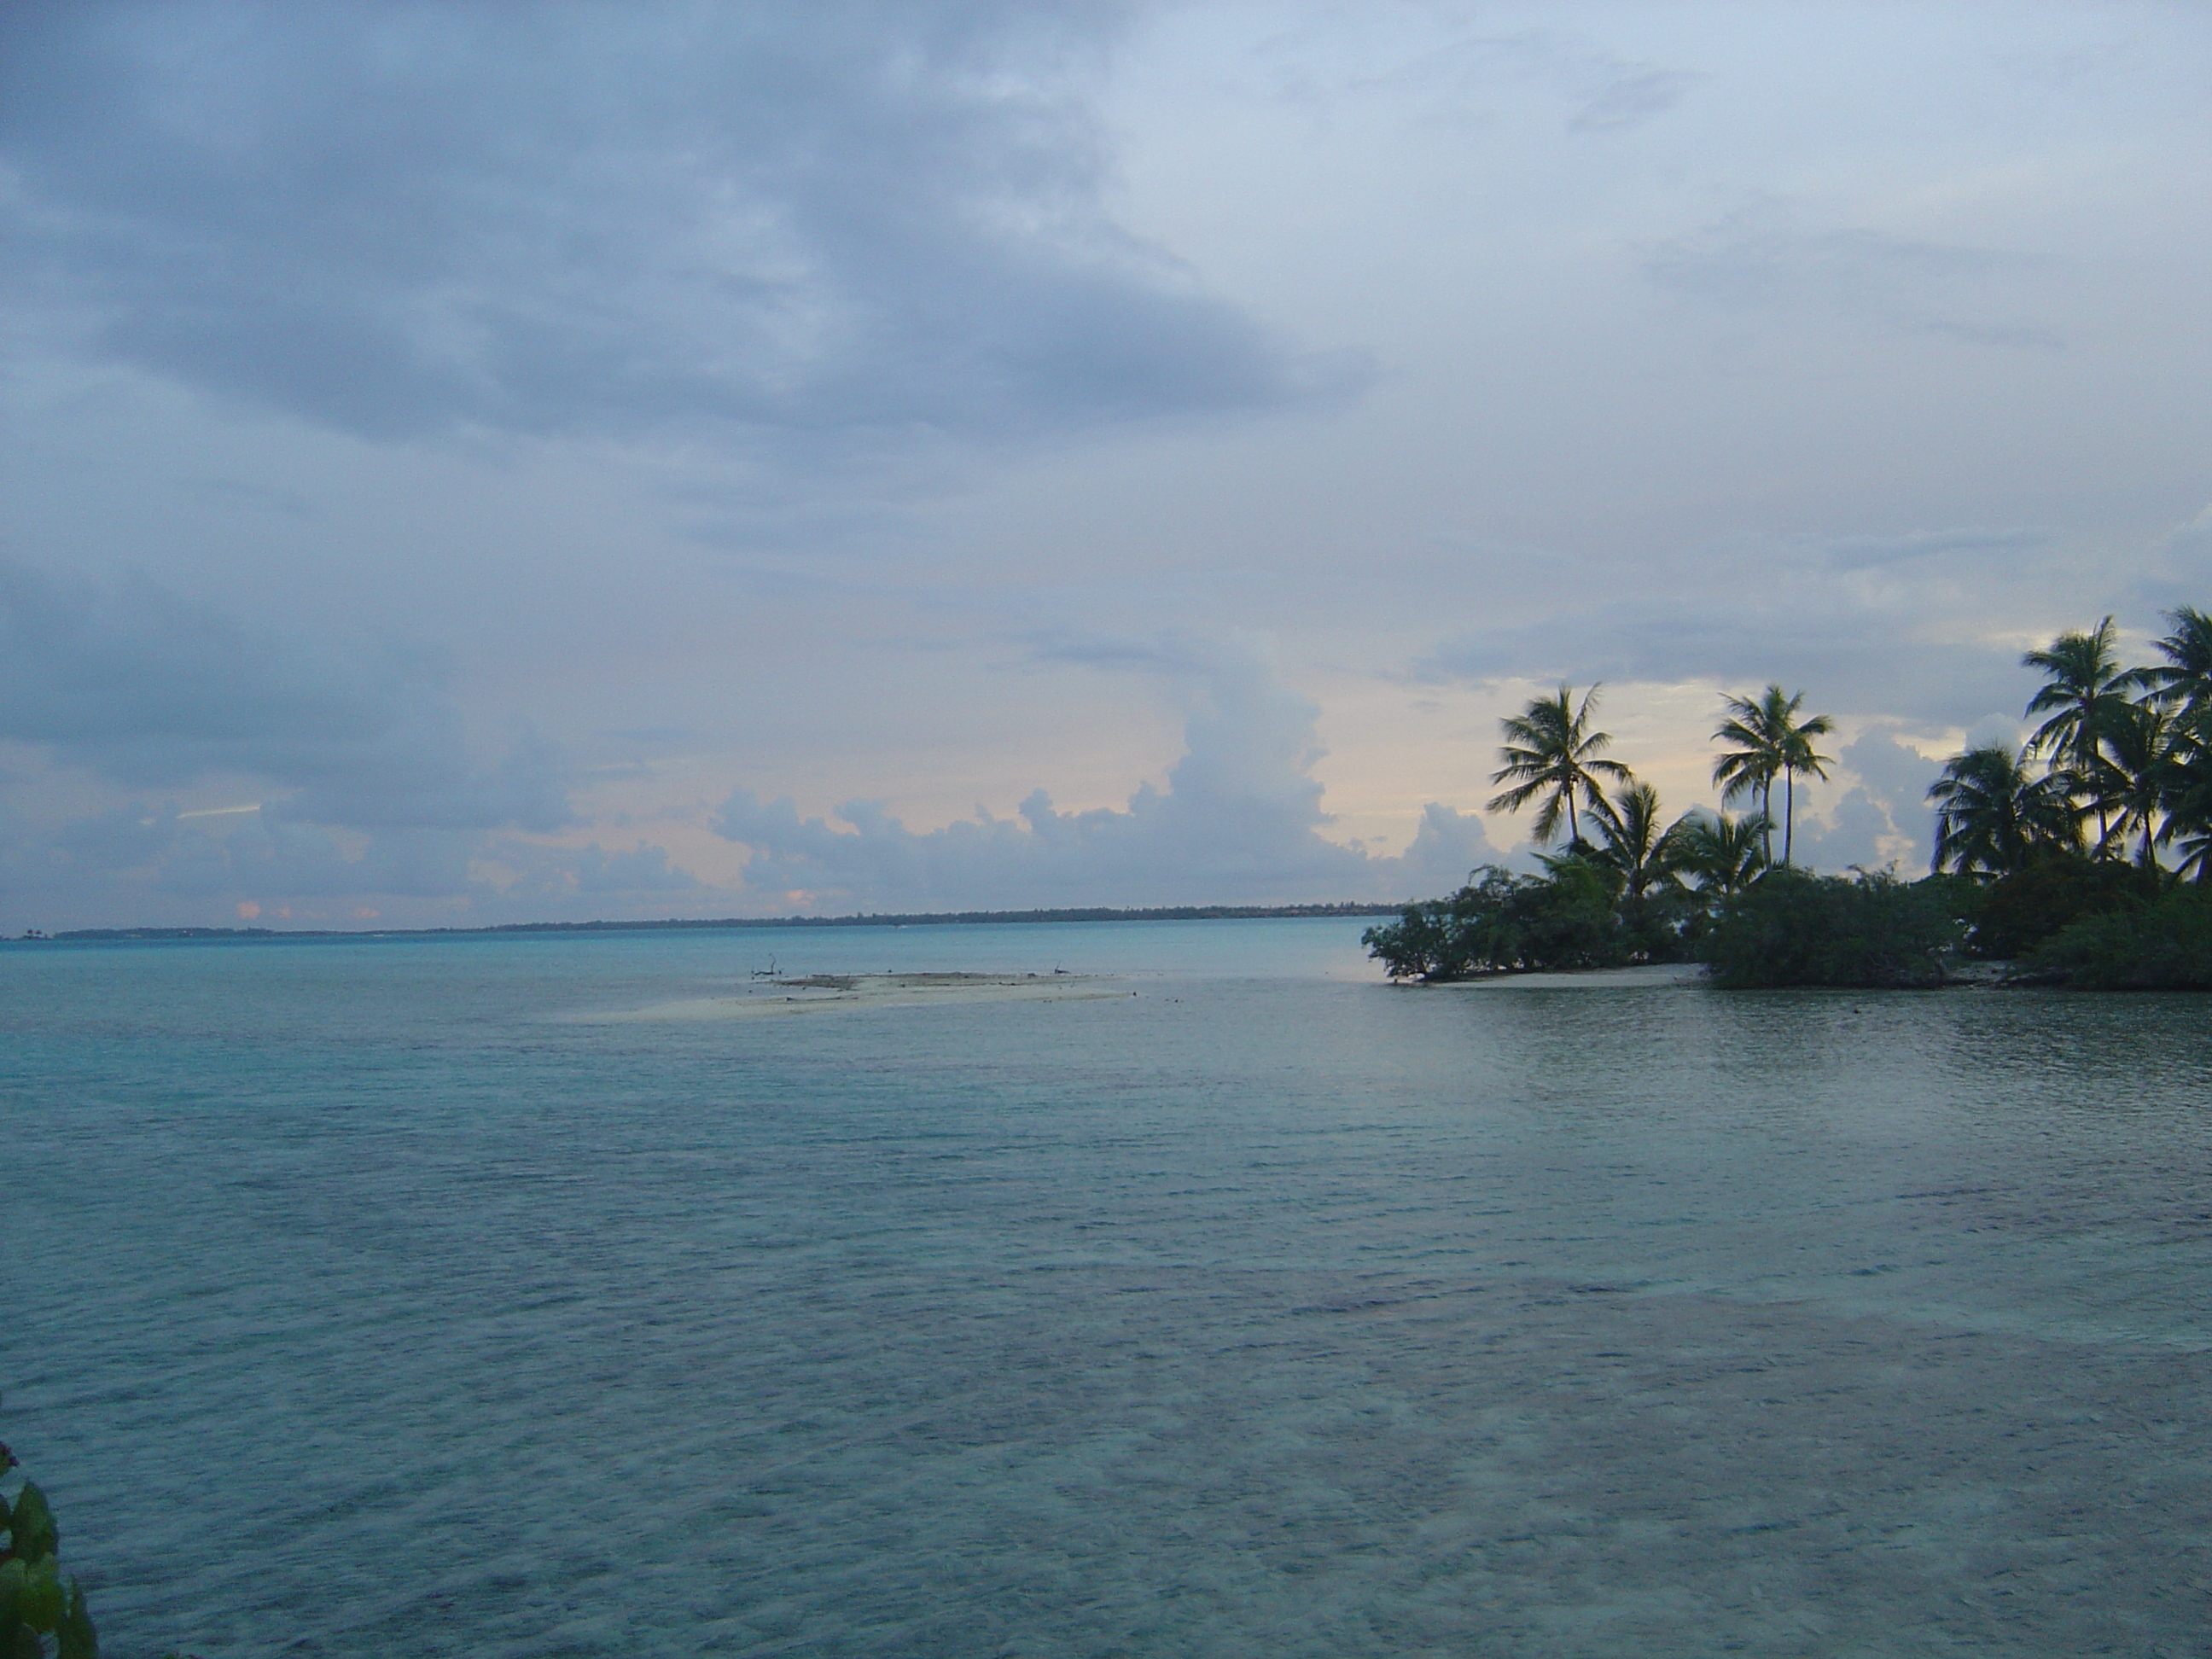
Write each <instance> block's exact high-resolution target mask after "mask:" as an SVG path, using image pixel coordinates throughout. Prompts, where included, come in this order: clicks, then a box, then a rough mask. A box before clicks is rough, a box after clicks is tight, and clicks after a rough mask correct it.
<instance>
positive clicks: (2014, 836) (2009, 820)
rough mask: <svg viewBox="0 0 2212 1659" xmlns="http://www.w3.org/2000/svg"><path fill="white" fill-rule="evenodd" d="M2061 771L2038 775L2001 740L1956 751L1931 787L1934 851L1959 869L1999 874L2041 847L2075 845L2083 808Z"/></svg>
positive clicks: (1940, 863)
mask: <svg viewBox="0 0 2212 1659" xmlns="http://www.w3.org/2000/svg"><path fill="white" fill-rule="evenodd" d="M2068 782H2069V780H2068V779H2067V778H2066V777H2065V776H2064V775H2063V774H2057V773H2045V774H2043V775H2040V776H2039V775H2036V774H2035V773H2034V772H2033V771H2032V770H2031V769H2029V766H2028V764H2027V757H2025V756H2023V755H2015V754H2014V753H2013V751H2012V750H2010V749H2009V748H2008V747H2007V746H2006V745H2005V744H1999V743H1992V744H1983V745H1982V746H1981V747H1980V748H1978V749H1969V750H1966V751H1965V752H1964V753H1963V754H1958V755H1954V756H1952V757H1951V758H1950V759H1949V760H1948V761H1946V762H1945V763H1943V775H1942V776H1941V777H1939V778H1937V779H1936V781H1935V782H1934V783H1932V784H1930V785H1929V788H1928V799H1929V800H1930V801H1931V802H1933V803H1934V805H1935V807H1936V858H1935V861H1934V866H1933V867H1934V868H1935V869H1936V870H1938V871H1940V870H1942V869H1944V868H1945V867H1946V866H1948V867H1949V868H1951V869H1953V870H1955V871H1957V872H1959V873H1960V875H1962V876H1966V875H1988V876H2002V875H2005V874H2008V872H2012V871H2015V870H2017V869H2019V868H2020V867H2021V866H2022V865H2024V864H2026V863H2027V860H2028V859H2029V857H2030V856H2031V855H2032V854H2034V853H2035V852H2036V851H2037V850H2039V848H2078V847H2079V846H2080V845H2081V809H2080V808H2079V807H2077V806H2075V805H2074V801H2073V798H2072V796H2071V795H2070V794H2069V793H2068Z"/></svg>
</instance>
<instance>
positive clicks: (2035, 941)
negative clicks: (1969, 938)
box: [1973, 853, 2164, 961]
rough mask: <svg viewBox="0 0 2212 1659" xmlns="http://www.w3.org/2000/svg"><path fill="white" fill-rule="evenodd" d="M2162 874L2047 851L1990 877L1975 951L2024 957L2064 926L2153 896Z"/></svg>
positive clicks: (1977, 924)
mask: <svg viewBox="0 0 2212 1659" xmlns="http://www.w3.org/2000/svg"><path fill="white" fill-rule="evenodd" d="M2163 885H2164V878H2162V877H2161V876H2160V873H2159V872H2157V871H2155V870H2144V869H2141V868H2139V867H2138V866H2135V865H2132V864H2123V863H2120V862H2119V861H2118V860H2113V859H2090V858H2085V857H2083V856H2082V855H2081V854H2078V853H2045V854H2039V855H2038V856H2037V857H2035V858H2033V859H2031V860H2029V861H2028V862H2027V863H2026V864H2024V865H2022V866H2021V867H2020V868H2019V869H2017V870H2015V871H2012V872H2009V873H2008V874H2007V875H2004V876H2002V877H2000V878H1998V879H1997V880H1996V881H1994V882H1991V883H1990V885H1989V887H1988V888H1987V889H1986V890H1985V891H1984V895H1983V897H1982V902H1981V904H1980V906H1979V907H1978V910H1977V911H1976V913H1975V915H1974V916H1973V923H1974V931H1973V947H1974V951H1975V952H1976V954H1977V955H1979V956H1984V957H1997V958H1999V959H2000V960H2003V961H2011V960H2014V959H2015V958H2017V957H2027V956H2028V955H2030V954H2031V953H2033V951H2034V950H2035V949H2036V947H2037V946H2038V945H2041V944H2042V943H2043V942H2044V941H2045V939H2049V938H2051V936H2052V935H2053V934H2055V933H2058V932H2059V931H2060V930H2061V929H2062V928H2065V927H2071V926H2072V925H2073V924H2074V923H2075V922H2077V921H2083V920H2085V919H2087V917H2090V916H2099V915H2110V914H2112V913H2113V912H2115V911H2119V910H2127V909H2132V908H2135V907H2136V906H2137V905H2141V904H2145V903H2148V902H2150V901H2152V900H2154V899H2155V898H2156V897H2157V896H2158V895H2159V892H2160V890H2161V888H2162V887H2163Z"/></svg>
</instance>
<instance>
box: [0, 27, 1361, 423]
mask: <svg viewBox="0 0 2212 1659" xmlns="http://www.w3.org/2000/svg"><path fill="white" fill-rule="evenodd" d="M1126 11H1127V8H1125V7H1123V6H1120V5H1115V4H1110V3H1109V4H1104V5H1067V6H1064V7H1054V6H1030V5H1012V4H1003V3H994V0H914V3H908V0H900V3H896V4H894V3H889V0H826V3H822V4H817V5H809V6H803V7H799V6H794V7H775V6H719V5H709V4H672V5H656V6H650V7H643V6H631V5H624V4H611V3H602V4H592V3H562V4H550V5H544V6H510V5H505V4H499V3H481V4H467V3H464V4H450V3H440V4H427V3H407V0H374V3H369V0H330V3H322V4H317V5H313V6H299V5H292V4H287V3H281V0H198V3H192V0H186V3H167V0H165V3H160V4H151V3H141V4H132V3H118V4H112V5H100V6H83V5H76V4H69V3H51V4H37V3H24V4H21V5H15V6H11V7H9V8H8V9H7V15H6V18H5V20H4V21H0V157H4V160H5V161H6V162H7V164H8V165H9V167H10V168H11V170H12V173H13V176H14V179H15V188H14V189H13V190H12V191H9V192H8V194H7V195H6V197H4V206H0V212H4V213H5V215H6V217H7V221H8V224H9V234H10V235H11V237H12V240H14V242H15V247H16V250H17V267H16V268H17V270H18V271H19V272H20V273H23V274H22V275H21V276H19V278H18V289H17V299H18V301H19V302H27V301H34V300H35V301H41V302H43V304H44V305H45V307H46V308H47V310H48V311H49V312H50V313H52V314H55V315H61V314H64V313H66V314H70V315H73V316H75V317H76V318H77V319H79V320H80V324H81V326H82V329H83V331H84V332H85V337H86V339H87V341H88V343H89V345H90V346H91V347H92V349H96V350H99V351H101V352H104V353H106V354H108V355H110V356H115V357H119V358H121V359H123V360H125V361H127V362H131V363H134V364H137V365H138V366H139V367H141V368H146V369H149V370H152V371H154V372H155V373H157V374H162V375H165V376H168V377H171V378H173V379H175V380H179V381H182V382H184V383H185V384H187V385H189V386H195V387H198V388H201V389H204V390H210V391H214V392H220V393H223V394H227V395H230V396H234V397H236V398H243V399H246V400H248V401H250V402H252V403H254V404H260V405H264V406H268V407H273V408H276V409H279V410H285V411H287V412H289V413H290V414H293V415H295V416H301V417H303V418H305V419H307V420H309V421H312V422H318V423H320V424H323V425H326V426H329V427H333V428H339V429H342V430H344V431H347V432H350V433H355V434H358V435H363V436H367V437H370V438H374V439H394V438H406V437H412V436H417V435H434V434H437V433H441V432H445V431H448V430H452V429H454V428H477V429H487V428H488V429H491V430H495V431H505V432H518V433H578V434H590V435H601V434H613V435H623V434H630V433H635V432H638V431H641V430H649V429H655V428H666V427H669V426H671V425H675V426H679V427H687V428H696V427H697V426H698V425H699V424H700V423H702V422H707V423H720V424H721V425H723V426H726V427H728V428H748V429H752V430H755V431H761V432H769V433H780V434H783V435H787V436H789V437H792V438H793V439H796V440H803V441H805V443H806V444H807V445H808V447H810V448H812V449H816V450H818V449H819V448H820V447H821V446H822V445H823V444H824V443H825V442H827V441H829V440H830V439H831V438H833V437H835V436H836V435H838V434H840V433H846V434H850V433H854V432H857V431H862V430H866V429H893V430H901V431H905V430H912V429H915V428H926V429H928V430H933V431H943V432H951V433H957V434H966V435H1008V434H1015V433H1024V434H1027V433H1034V432H1038V431H1044V432H1050V431H1055V430H1061V429H1066V428H1076V427H1081V426H1085V425H1090V424H1094V423H1097V422H1109V421H1116V420H1123V419H1130V418H1137V417H1146V416H1160V415H1177V414H1187V413H1192V412H1203V411H1209V410H1243V409H1250V408H1254V407H1260V406H1265V405H1268V404H1274V403H1278V402H1280V401H1282V400H1284V399H1286V398H1295V397H1297V396H1298V395H1300V394H1301V393H1302V392H1304V391H1307V390H1310V389H1312V388H1313V387H1314V386H1317V385H1320V384H1323V383H1334V381H1335V380H1337V379H1339V378H1340V374H1339V369H1338V368H1331V367H1329V366H1328V365H1326V364H1322V363H1319V362H1317V361H1314V360H1308V359H1305V358H1302V357H1300V356H1298V355H1297V353H1295V352H1293V351H1291V350H1289V349H1286V348H1285V345H1284V344H1283V343H1281V342H1279V341H1278V340H1276V339H1275V338H1273V337H1271V336H1270V335H1269V334H1268V333H1267V331H1266V330H1264V329H1263V328H1262V327H1261V326H1260V325H1257V324H1256V323H1255V322H1254V321H1253V320H1252V319H1250V318H1249V317H1248V316H1247V315H1245V314H1244V313H1243V312H1241V311H1240V310H1239V309H1237V307H1235V306H1233V305H1231V304H1230V303H1228V302H1226V301H1223V300H1222V299H1220V298H1218V297H1216V296H1213V295H1209V294H1208V293H1206V291H1205V290H1204V289H1203V288H1202V287H1201V286H1200V284H1199V283H1196V282H1195V281H1194V279H1193V277H1192V276H1191V274H1190V273H1189V272H1188V271H1187V270H1183V269H1182V268H1181V267H1180V266H1179V265H1178V264H1176V262H1175V261H1174V260H1173V259H1172V258H1169V257H1168V256H1166V255H1164V254H1163V253H1162V252H1159V251H1158V250H1155V249H1152V248H1149V247H1146V246H1141V245H1139V243H1137V242H1136V241H1135V240H1133V239H1132V238H1130V237H1129V236H1127V234H1123V233H1121V231H1120V230H1118V229H1117V228H1116V227H1115V225H1114V224H1113V223H1112V222H1111V221H1110V219H1109V217H1108V216H1107V215H1106V213H1105V212H1104V210H1103V208H1102V206H1101V194H1100V193H1101V187H1102V185H1103V181H1104V178H1105V172H1106V168H1105V161H1104V155H1103V145H1102V143H1101V141H1100V138H1099V135H1098V132H1097V127H1096V124H1095V122H1094V121H1093V119H1092V118H1091V115H1090V113H1089V112H1088V109H1087V107H1086V106H1085V102H1084V101H1083V100H1082V98H1081V97H1080V96H1079V93H1078V91H1077V89H1076V88H1077V80H1076V77H1075V76H1073V74H1072V73H1071V65H1073V64H1079V63H1080V62H1082V61H1084V60H1085V59H1086V58H1089V57H1091V56H1093V55H1095V54H1096V53H1097V52H1098V51H1099V50H1100V49H1101V48H1102V47H1103V46H1105V45H1106V44H1107V43H1108V42H1109V41H1110V40H1111V39H1112V38H1113V37H1114V36H1115V33H1116V32H1117V31H1118V29H1119V28H1120V27H1121V22H1122V20H1123V18H1124V15H1125V14H1126Z"/></svg>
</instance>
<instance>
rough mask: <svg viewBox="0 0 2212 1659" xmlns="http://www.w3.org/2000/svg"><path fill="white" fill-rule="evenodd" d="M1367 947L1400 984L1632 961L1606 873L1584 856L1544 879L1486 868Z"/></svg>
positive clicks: (1367, 940)
mask: <svg viewBox="0 0 2212 1659" xmlns="http://www.w3.org/2000/svg"><path fill="white" fill-rule="evenodd" d="M1360 943H1361V944H1363V945H1365V946H1366V947H1367V953H1368V955H1370V956H1371V957H1376V958H1377V959H1379V960H1380V961H1381V962H1382V963H1383V969H1384V970H1385V971H1386V972H1387V973H1389V975H1390V977H1391V978H1393V979H1425V980H1453V979H1465V978H1467V977H1468V975H1473V974H1483V973H1510V972H1514V971H1516V970H1520V971H1526V970H1530V969H1545V968H1608V967H1614V966H1617V965H1619V964H1620V963H1624V962H1626V961H1628V960H1629V959H1630V955H1631V940H1630V938H1629V935H1628V933H1627V930H1626V928H1625V927H1623V926H1622V923H1621V919H1620V915H1619V914H1618V912H1617V911H1616V910H1615V909H1614V908H1613V893H1612V890H1611V888H1610V887H1609V886H1608V884H1607V881H1606V879H1605V877H1604V875H1603V873H1602V872H1600V871H1599V870H1597V869H1595V867H1593V866H1590V865H1589V864H1588V863H1586V862H1585V861H1583V860H1580V859H1576V858H1562V859H1559V860H1554V861H1553V868H1552V871H1551V873H1550V874H1548V875H1544V876H1516V875H1513V874H1510V873H1509V872H1506V871H1504V870H1500V869H1498V868H1497V867H1496V866H1490V865H1486V866H1483V867H1482V868H1480V869H1479V870H1477V871H1475V872H1474V873H1473V876H1472V878H1470V879H1469V881H1468V884H1467V885H1466V886H1464V887H1462V888H1461V889H1460V890H1459V891H1457V892H1456V893H1454V894H1453V895H1451V896H1450V897H1449V898H1442V899H1431V900H1428V901H1427V902H1424V903H1420V904H1409V905H1407V907H1406V909H1405V912H1404V914H1403V915H1401V916H1400V917H1399V919H1398V920H1397V921H1394V922H1389V923H1385V924H1383V925H1382V926H1379V927H1370V928H1369V929H1368V930H1367V931H1366V932H1365V933H1363V934H1361V935H1360Z"/></svg>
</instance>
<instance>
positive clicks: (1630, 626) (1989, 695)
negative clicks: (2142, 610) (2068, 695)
mask: <svg viewBox="0 0 2212 1659" xmlns="http://www.w3.org/2000/svg"><path fill="white" fill-rule="evenodd" d="M1771 586H1772V587H1773V588H1774V589H1776V590H1778V591H1775V592H1771V593H1770V594H1768V595H1764V596H1761V598H1760V599H1750V600H1748V601H1747V600H1745V599H1737V598H1734V597H1729V598H1721V597H1718V596H1717V595H1714V594H1711V593H1709V592H1696V593H1692V594H1687V595H1684V594H1676V595H1672V596H1669V597H1667V598H1663V599H1662V598H1637V599H1622V600H1619V601H1616V602H1614V603H1612V604H1609V605H1601V606H1598V607H1595V608H1591V609H1587V610H1583V611H1572V612H1565V613H1562V614H1559V615H1557V616H1553V617H1547V618H1545V619H1544V620H1542V621H1541V622H1536V623H1521V624H1514V625H1508V626H1502V627H1494V628H1489V629H1480V630H1475V631H1471V632H1468V633H1464V634H1461V635H1455V637H1453V638H1451V639H1449V640H1447V641H1445V642H1444V643H1443V644H1442V645H1441V646H1439V647H1437V650H1436V651H1434V652H1432V653H1430V655H1429V656H1428V657H1427V658H1425V659H1423V661H1422V662H1421V663H1419V665H1417V672H1419V673H1420V674H1422V675H1424V676H1427V677H1435V678H1462V679H1472V680H1497V679H1507V678H1534V679H1552V678H1566V679H1569V680H1573V681H1576V682H1578V683H1579V682H1584V681H1589V680H1607V681H1613V682H1621V681H1643V682H1649V683H1656V684H1677V683H1680V682H1681V681H1684V680H1694V679H1717V680H1719V681H1720V682H1722V683H1723V684H1729V685H1735V686H1740V687H1756V686H1759V685H1762V684H1766V683H1767V682H1768V681H1770V680H1778V681H1781V682H1783V683H1784V684H1787V685H1789V686H1790V687H1791V688H1792V689H1793V690H1794V689H1796V688H1798V687H1803V688H1805V689H1807V690H1808V691H1809V692H1810V693H1811V696H1812V701H1813V704H1814V706H1815V707H1819V708H1827V709H1830V710H1833V711H1838V712H1843V713H1848V714H1893V715H1899V716H1904V717H1906V718H1910V719H1915V720H1925V721H1931V722H1934V723H1936V724H1939V725H1949V724H1951V723H1953V722H1954V721H1955V720H1957V719H1958V718H1959V716H1960V713H1961V711H1963V710H1968V709H1974V710H1978V709H1983V708H1990V707H1992V706H1999V707H2001V706H2003V705H2005V704H2008V703H2012V702H2024V701H2025V700H2026V698H2027V696H2028V695H2029V693H2028V690H2027V689H2026V688H2027V681H2026V680H2025V679H2024V678H2022V676H2021V669H2020V663H2019V653H2017V652H2016V651H2015V650H2014V649H2012V648H2010V647H2000V646H1994V645H1988V644H1982V643H1977V642H1975V641H1972V640H1959V639H1948V640H1947V639H1943V638H1941V637H1940V636H1938V632H1937V626H1934V625H1931V624H1930V621H1929V617H1928V616H1927V614H1926V612H1925V611H1924V608H1923V609H1916V608H1914V606H1913V605H1911V604H1910V603H1908V602H1907V601H1905V600H1904V599H1893V600H1890V601H1887V602H1884V603H1880V604H1876V603H1872V602H1869V601H1868V600H1866V599H1861V598H1858V597H1857V596H1855V595H1852V594H1850V593H1844V592H1833V591H1822V590H1818V589H1814V590H1809V591H1799V590H1796V589H1793V588H1792V587H1790V586H1788V585H1786V584H1784V583H1782V582H1781V581H1779V580H1777V581H1776V582H1775V583H1773V584H1771ZM1762 600H1763V601H1764V602H1762ZM1936 622H1937V623H1938V624H1940V618H1938V619H1936Z"/></svg>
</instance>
